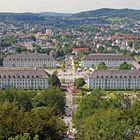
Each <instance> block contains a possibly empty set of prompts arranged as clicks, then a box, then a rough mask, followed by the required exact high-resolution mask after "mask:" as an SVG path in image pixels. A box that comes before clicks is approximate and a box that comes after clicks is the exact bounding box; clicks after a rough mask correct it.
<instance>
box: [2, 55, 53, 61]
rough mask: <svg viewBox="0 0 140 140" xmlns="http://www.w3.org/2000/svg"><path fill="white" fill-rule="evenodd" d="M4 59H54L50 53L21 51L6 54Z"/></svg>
mask: <svg viewBox="0 0 140 140" xmlns="http://www.w3.org/2000/svg"><path fill="white" fill-rule="evenodd" d="M4 60H8V61H10V60H20V61H30V60H35V61H37V60H40V61H42V60H43V61H54V60H55V59H54V58H53V56H51V55H47V54H41V53H27V54H26V53H21V54H13V55H8V56H7V57H5V58H4Z"/></svg>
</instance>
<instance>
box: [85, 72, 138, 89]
mask: <svg viewBox="0 0 140 140" xmlns="http://www.w3.org/2000/svg"><path fill="white" fill-rule="evenodd" d="M88 85H89V88H90V89H96V88H100V89H140V70H103V71H101V70H100V71H99V70H96V71H94V72H93V73H92V75H91V76H90V77H89V79H88Z"/></svg>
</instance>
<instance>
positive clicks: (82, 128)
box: [73, 90, 140, 140]
mask: <svg viewBox="0 0 140 140" xmlns="http://www.w3.org/2000/svg"><path fill="white" fill-rule="evenodd" d="M73 122H74V126H75V128H76V130H77V134H76V138H75V139H76V140H135V139H139V138H140V101H139V100H137V99H132V100H131V99H130V98H128V96H125V95H124V94H122V93H118V94H112V95H111V94H109V95H107V94H105V91H101V90H94V91H92V93H91V94H90V95H87V96H85V97H84V98H83V99H82V100H81V102H80V103H79V106H78V109H77V111H76V113H75V114H74V117H73Z"/></svg>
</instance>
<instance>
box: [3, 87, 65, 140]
mask: <svg viewBox="0 0 140 140" xmlns="http://www.w3.org/2000/svg"><path fill="white" fill-rule="evenodd" d="M65 100H66V99H65V95H64V93H63V92H62V91H61V90H60V89H59V88H58V87H57V88H55V87H50V88H49V89H47V90H44V91H24V90H16V89H7V90H1V91H0V119H1V121H0V139H1V140H13V139H15V140H16V139H17V140H40V139H41V140H52V139H53V140H61V139H62V138H63V135H64V134H65V132H66V126H65V123H64V122H63V120H62V119H61V115H62V114H63V113H64V109H65V104H66V103H65V102H66V101H65Z"/></svg>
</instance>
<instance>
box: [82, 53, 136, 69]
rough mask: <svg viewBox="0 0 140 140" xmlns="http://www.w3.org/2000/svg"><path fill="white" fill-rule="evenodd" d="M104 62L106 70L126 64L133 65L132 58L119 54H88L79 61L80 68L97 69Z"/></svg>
mask: <svg viewBox="0 0 140 140" xmlns="http://www.w3.org/2000/svg"><path fill="white" fill-rule="evenodd" d="M102 62H104V63H105V64H106V66H107V67H108V68H115V67H119V66H120V65H121V64H122V63H124V62H127V63H128V64H133V62H134V58H133V57H131V56H127V55H121V54H105V53H101V54H90V55H88V56H85V57H84V58H83V59H82V60H81V66H82V67H87V68H89V67H93V66H94V67H97V66H98V65H99V64H100V63H102Z"/></svg>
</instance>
